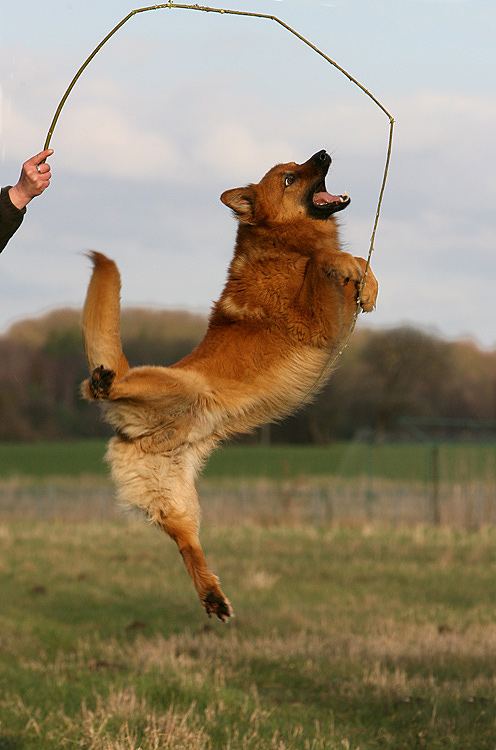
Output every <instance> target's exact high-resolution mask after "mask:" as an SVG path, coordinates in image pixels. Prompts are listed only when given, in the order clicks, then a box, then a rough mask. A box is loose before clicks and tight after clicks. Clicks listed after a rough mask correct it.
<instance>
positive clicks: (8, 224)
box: [0, 185, 26, 253]
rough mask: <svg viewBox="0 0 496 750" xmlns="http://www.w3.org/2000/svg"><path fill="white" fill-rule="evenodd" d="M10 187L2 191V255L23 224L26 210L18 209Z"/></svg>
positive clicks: (0, 202)
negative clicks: (10, 192) (11, 195)
mask: <svg viewBox="0 0 496 750" xmlns="http://www.w3.org/2000/svg"><path fill="white" fill-rule="evenodd" d="M9 190H10V185H9V186H7V187H3V188H2V190H1V191H0V253H1V252H2V250H3V249H4V247H5V245H6V244H7V242H8V241H9V240H10V238H11V237H12V235H13V234H14V232H16V231H17V230H18V229H19V227H20V226H21V224H22V220H23V218H24V214H25V213H26V209H25V208H22V209H20V208H16V206H14V204H13V203H12V201H11V200H10V196H9Z"/></svg>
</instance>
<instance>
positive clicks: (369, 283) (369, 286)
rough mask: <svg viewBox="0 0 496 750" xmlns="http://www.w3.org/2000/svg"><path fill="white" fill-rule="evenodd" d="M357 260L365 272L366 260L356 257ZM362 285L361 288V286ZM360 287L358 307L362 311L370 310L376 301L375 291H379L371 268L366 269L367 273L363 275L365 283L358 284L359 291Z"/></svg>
mask: <svg viewBox="0 0 496 750" xmlns="http://www.w3.org/2000/svg"><path fill="white" fill-rule="evenodd" d="M357 260H358V261H359V262H360V264H361V265H362V267H363V271H364V272H365V268H366V261H365V260H363V258H357ZM362 286H363V289H361V287H362ZM360 289H361V296H360V307H361V308H362V310H363V311H364V312H371V311H372V310H373V309H374V308H375V303H376V301H377V293H378V291H379V284H378V283H377V279H376V277H375V276H374V274H373V273H372V269H371V268H370V266H369V268H368V269H367V275H366V277H365V284H364V285H363V284H360V285H359V291H360Z"/></svg>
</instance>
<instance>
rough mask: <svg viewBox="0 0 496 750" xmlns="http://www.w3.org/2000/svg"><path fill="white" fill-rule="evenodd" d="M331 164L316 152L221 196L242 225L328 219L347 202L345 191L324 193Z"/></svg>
mask: <svg viewBox="0 0 496 750" xmlns="http://www.w3.org/2000/svg"><path fill="white" fill-rule="evenodd" d="M330 164H331V157H330V156H329V154H328V153H327V152H326V151H319V152H318V153H316V154H314V155H313V156H312V157H310V159H309V160H308V161H306V162H305V163H304V164H295V163H294V162H290V163H288V164H278V165H277V166H275V167H273V168H272V169H271V170H270V171H269V172H267V174H266V175H265V177H263V178H262V179H261V180H260V182H259V183H257V184H256V185H247V186H246V187H243V188H233V189H232V190H226V192H225V193H222V195H221V198H220V199H221V201H222V202H223V203H225V204H226V206H229V208H230V209H232V211H233V213H234V215H235V216H236V218H237V219H238V221H239V222H240V223H241V224H252V225H256V224H271V225H274V224H281V223H287V222H292V221H296V220H298V219H302V218H308V219H314V220H316V221H322V220H327V219H329V218H330V217H331V216H332V215H333V214H335V213H336V212H337V211H342V210H343V208H346V206H347V205H348V204H349V203H350V198H349V197H348V196H347V195H346V194H344V195H331V194H330V193H328V192H327V190H326V185H325V178H326V175H327V172H328V170H329V167H330Z"/></svg>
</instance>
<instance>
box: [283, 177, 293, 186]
mask: <svg viewBox="0 0 496 750" xmlns="http://www.w3.org/2000/svg"><path fill="white" fill-rule="evenodd" d="M294 180H295V178H294V175H293V174H288V175H287V176H286V179H285V180H284V187H289V186H290V185H292V184H293V182H294Z"/></svg>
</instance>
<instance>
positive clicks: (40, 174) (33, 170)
mask: <svg viewBox="0 0 496 750" xmlns="http://www.w3.org/2000/svg"><path fill="white" fill-rule="evenodd" d="M52 154H53V149H51V148H48V149H46V150H45V151H41V152H40V153H39V154H36V156H32V157H31V159H28V160H27V161H26V162H24V164H23V165H22V170H21V176H20V177H19V182H18V183H17V185H14V187H12V188H10V190H9V197H10V200H11V201H12V203H13V204H14V206H16V208H19V209H23V208H25V206H27V204H28V203H29V201H30V200H32V199H33V198H35V197H36V196H37V195H41V193H42V192H43V191H44V190H46V188H47V187H48V186H49V184H50V179H51V177H52V173H51V171H50V165H49V164H46V162H45V159H47V158H48V157H49V156H51V155H52Z"/></svg>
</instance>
